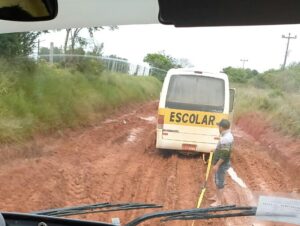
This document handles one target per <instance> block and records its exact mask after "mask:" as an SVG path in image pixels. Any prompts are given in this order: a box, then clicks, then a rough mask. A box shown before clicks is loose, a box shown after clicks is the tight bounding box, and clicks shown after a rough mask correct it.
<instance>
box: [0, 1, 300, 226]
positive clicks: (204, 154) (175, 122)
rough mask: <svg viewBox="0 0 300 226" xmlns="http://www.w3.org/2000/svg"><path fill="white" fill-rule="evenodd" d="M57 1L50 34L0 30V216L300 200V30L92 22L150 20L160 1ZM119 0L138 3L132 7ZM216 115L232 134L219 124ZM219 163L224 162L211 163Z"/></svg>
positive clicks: (100, 214)
mask: <svg viewBox="0 0 300 226" xmlns="http://www.w3.org/2000/svg"><path fill="white" fill-rule="evenodd" d="M27 1H30V0H27ZM0 2H1V0H0ZM3 2H4V1H3ZM6 2H11V1H6ZM13 2H19V1H17V0H15V1H13ZM30 2H31V1H30ZM58 2H59V4H60V2H63V3H62V4H60V5H59V9H63V10H64V11H65V12H66V13H65V16H66V17H61V16H60V15H58V17H57V20H55V21H54V22H55V24H56V23H60V22H61V24H59V26H58V25H57V29H54V30H47V31H42V27H43V22H34V24H32V25H37V24H39V26H41V27H39V28H41V29H40V30H41V31H39V32H37V31H35V29H33V28H32V30H31V31H29V30H28V29H27V28H28V27H29V26H30V24H27V23H26V24H25V23H20V24H18V25H19V26H20V27H23V26H24V27H26V29H27V30H28V31H27V32H21V33H3V34H0V156H1V157H0V181H1V184H2V186H0V200H1V202H0V212H23V213H41V212H42V213H44V214H45V212H43V211H41V210H45V211H46V210H47V211H46V212H47V213H49V209H52V211H53V209H54V210H55V211H54V216H58V215H60V216H68V218H69V217H70V218H71V217H72V218H79V219H83V220H93V221H103V222H109V223H111V222H112V217H113V218H119V220H120V222H121V225H125V224H126V223H127V222H130V221H132V220H133V219H134V218H136V217H139V216H141V215H144V214H148V213H153V212H156V211H172V210H184V209H186V210H188V209H193V208H196V207H199V206H200V208H209V207H210V206H211V205H219V204H222V205H226V206H227V205H236V206H245V207H249V206H253V207H257V203H258V202H257V201H258V196H259V195H260V194H264V195H273V194H274V192H278V193H279V194H284V196H286V197H289V195H294V194H295V197H296V198H297V197H298V199H299V194H300V180H299V166H300V165H299V164H300V152H299V150H300V120H299V119H300V101H299V100H300V38H299V35H300V25H293V26H286V25H282V26H245V27H210V28H208V27H195V28H178V27H174V26H165V25H161V24H148V25H147V24H143V25H137V24H132V25H119V24H118V23H111V26H100V25H101V18H100V17H102V16H104V15H107V16H109V17H112V18H115V17H117V18H119V19H120V16H121V15H123V16H125V14H128V15H129V16H130V18H128V21H131V22H132V23H134V21H135V20H134V18H135V16H136V15H137V14H136V13H139V14H145V15H144V16H145V19H147V18H148V16H147V15H148V14H147V13H148V11H147V10H149V12H150V10H151V8H150V7H149V4H150V2H152V3H153V2H156V3H157V1H156V0H148V1H141V0H132V1H128V0H122V1H120V0H103V1H99V0H98V1H97V0H89V1H82V0H68V1H67V0H65V1H64V0H60V1H58ZM73 2H75V3H73ZM89 2H92V3H93V4H92V7H91V5H89ZM101 2H107V3H109V4H104V5H101ZM127 2H131V3H132V4H133V2H135V3H138V4H137V5H136V7H134V5H132V4H131V6H132V7H131V8H130V9H131V10H132V11H129V10H126V7H125V6H127V7H129V5H130V4H127ZM144 2H149V3H147V5H144V9H146V10H142V8H140V7H139V4H144ZM178 2H183V1H178ZM187 2H188V1H187ZM199 2H200V1H199ZM223 2H225V1H223ZM249 2H250V0H249ZM152 3H151V4H152ZM224 4H225V3H224ZM249 4H250V3H249ZM63 5H64V6H65V7H64V8H62V7H63ZM109 5H113V6H111V7H113V8H111V7H109ZM71 6H72V7H71ZM88 6H90V7H91V8H89V10H87V9H86V8H87V7H88ZM131 12H132V13H131ZM157 13H158V12H157ZM87 14H88V16H87ZM71 15H72V16H71ZM254 16H255V15H254ZM63 18H66V21H65V22H68V21H70V20H71V21H72V24H73V23H74V26H73V27H72V26H70V27H68V26H65V22H64V21H63ZM83 18H85V19H83ZM155 18H156V19H157V14H156V17H155ZM67 19H68V20H67ZM83 20H91V23H92V22H93V24H97V23H96V22H99V25H98V26H89V24H85V23H83ZM81 22H82V23H81ZM150 22H151V21H150ZM11 23H12V22H11ZM48 23H49V24H50V23H51V24H52V22H51V21H49V22H48ZM107 23H108V22H107ZM0 24H2V25H0V28H1V31H2V27H4V26H5V25H7V27H5V28H3V30H6V31H7V30H12V29H15V28H14V26H12V25H9V24H10V23H9V22H8V21H6V22H3V23H0ZM1 26H2V27H1ZM49 26H50V25H49ZM51 26H52V25H51ZM53 26H54V25H53ZM85 26H87V27H85ZM20 29H21V28H20ZM45 29H47V28H45ZM1 31H0V32H1ZM195 68H197V69H196V70H194V69H195ZM201 71H202V72H203V74H201V73H200V72H201ZM220 71H223V72H224V73H225V74H226V75H227V78H226V76H224V77H223V76H222V74H221V73H219V72H220ZM213 72H216V74H214V73H213ZM170 73H172V76H170V77H169V74H170ZM167 75H168V76H167ZM164 82H168V84H166V85H163V84H164ZM231 88H234V89H235V90H236V92H233V91H231V94H232V95H231V96H230V89H231ZM160 93H161V95H160ZM235 93H236V95H235V96H234V94H235ZM230 97H231V98H230ZM222 119H224V120H223V122H225V123H223V125H224V126H225V127H226V128H228V125H229V124H230V130H229V131H228V133H222V132H223V131H224V130H222V129H224V128H218V124H219V122H221V121H222ZM226 120H228V121H229V123H228V121H226ZM229 132H230V133H231V134H230V133H229ZM223 135H224V136H225V138H224V139H222V140H220V137H221V138H223ZM224 140H225V142H227V143H225V144H222V145H221V144H220V145H218V146H217V144H218V142H221V141H222V142H223V141H224ZM217 147H218V148H220V147H222V148H223V147H224V149H226V151H227V152H225V153H224V150H221V152H220V151H219V149H218V152H217V151H216V149H217ZM215 151H216V152H215ZM222 151H223V152H222ZM210 153H216V155H215V154H214V155H213V156H212V155H210ZM214 156H216V157H214ZM210 157H211V158H210ZM213 158H220V159H222V160H224V162H222V161H221V160H220V159H219V160H220V161H218V163H216V161H214V162H213V163H215V165H213V164H208V163H209V159H213ZM223 163H224V164H223ZM209 165H210V166H211V168H210V171H209V170H208V169H209V168H208V166H209ZM218 167H221V168H220V170H221V172H219V171H218V170H219V168H218ZM217 172H218V173H217ZM297 178H298V179H297ZM205 186H206V187H205ZM202 188H205V189H206V191H205V193H202ZM220 190H221V191H220ZM220 193H221V195H220ZM201 194H202V195H201ZM217 194H219V195H220V196H221V198H220V197H216V195H217ZM275 194H276V193H275ZM199 197H200V198H201V199H200V198H199ZM96 204H97V205H96ZM120 204H122V205H121V206H120ZM150 204H153V205H154V204H156V205H154V207H155V208H156V207H157V206H163V208H158V209H154V208H153V206H152V205H150ZM198 204H199V205H198ZM149 205H150V207H151V208H148V207H149ZM282 205H285V204H282ZM74 206H75V207H76V208H72V207H74ZM99 206H104V207H105V208H99ZM79 207H80V208H79ZM96 207H97V209H95V208H96ZM142 207H143V209H142ZM146 207H147V209H145V208H146ZM61 208H63V209H61ZM65 208H67V209H65ZM70 208H71V209H70ZM78 208H79V209H78ZM137 208H139V209H138V210H137ZM152 208H153V209H152ZM57 209H59V210H58V211H57ZM133 209H135V210H133ZM295 209H297V208H295ZM298 209H299V208H298ZM117 210H118V211H117ZM119 210H126V212H124V211H119ZM252 210H253V209H252V208H251V211H252ZM106 211H115V212H113V213H107V212H106ZM247 211H248V210H247ZM50 212H51V211H50ZM88 212H89V213H88ZM90 212H93V214H90ZM87 213H88V214H87ZM219 213H220V214H223V212H219ZM284 213H285V212H284ZM51 214H53V212H51ZM73 214H74V215H73ZM205 214H206V213H205ZM192 215H193V213H191V212H189V211H188V212H186V213H184V214H182V215H180V216H178V215H177V216H173V215H172V217H174V218H173V219H174V220H175V219H177V217H180V218H181V217H182V218H192V217H193V216H192ZM198 216H199V215H198ZM207 216H208V214H206V216H205V217H207ZM296 216H299V214H296ZM0 217H1V215H0ZM201 217H204V216H201ZM169 219H170V218H168V219H167V220H169ZM0 220H1V219H0ZM115 220H116V219H115ZM255 221H256V219H255V218H248V217H245V218H244V217H243V218H239V219H237V218H230V219H226V220H224V219H211V220H210V221H207V220H203V221H201V222H200V221H198V220H197V221H196V222H195V226H196V225H201V226H212V225H255V224H256V222H255ZM115 222H116V221H115ZM298 222H299V221H298ZM0 223H1V222H0ZM45 223H47V222H45ZM7 225H10V224H7ZM36 225H37V224H36ZM48 225H50V224H48ZM115 225H117V223H115ZM148 225H155V226H156V225H157V226H171V225H172V226H191V225H192V222H191V221H189V222H188V221H186V222H182V221H167V222H160V221H159V220H157V221H156V220H155V219H153V221H152V222H150V223H149V224H148ZM261 225H263V224H261ZM268 225H269V224H268ZM277 225H282V224H280V223H279V224H277ZM28 226H30V225H28ZM40 226H41V225H40Z"/></svg>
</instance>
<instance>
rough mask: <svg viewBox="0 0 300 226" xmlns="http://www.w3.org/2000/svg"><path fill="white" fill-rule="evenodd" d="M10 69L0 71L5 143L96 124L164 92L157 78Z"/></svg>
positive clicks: (0, 127) (0, 133)
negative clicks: (110, 114) (117, 111)
mask: <svg viewBox="0 0 300 226" xmlns="http://www.w3.org/2000/svg"><path fill="white" fill-rule="evenodd" d="M7 66H9V63H8V62H3V64H1V67H0V119H1V120H0V141H1V142H12V141H20V140H23V139H25V138H28V137H31V136H32V135H33V134H34V133H37V132H39V133H46V132H51V131H54V130H57V129H61V128H74V127H78V126H81V125H87V124H90V123H93V122H94V121H95V120H98V119H101V118H103V117H104V116H105V115H107V114H109V113H111V112H112V111H113V110H114V109H115V108H118V107H120V106H122V105H125V104H130V103H137V102H143V101H147V100H151V99H154V98H157V97H158V94H159V91H160V87H161V83H160V82H159V81H158V80H157V79H155V78H153V77H136V76H129V75H125V74H105V73H103V74H102V76H94V77H93V79H90V77H89V76H88V75H89V73H88V72H86V71H87V69H83V70H82V71H83V72H79V71H76V70H75V69H74V70H69V69H63V68H60V67H53V66H49V65H47V64H45V63H39V64H36V65H35V67H36V68H35V69H34V71H33V72H30V73H29V72H28V71H27V72H25V71H21V70H19V69H16V70H14V71H13V72H12V71H9V70H7V68H9V67H7ZM97 66H98V65H96V67H97ZM10 68H15V67H13V66H12V65H10ZM89 70H90V69H89ZM92 70H94V69H92ZM29 71H30V70H29Z"/></svg>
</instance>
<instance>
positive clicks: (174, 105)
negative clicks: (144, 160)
mask: <svg viewBox="0 0 300 226" xmlns="http://www.w3.org/2000/svg"><path fill="white" fill-rule="evenodd" d="M233 99H234V90H233V89H231V90H230V89H229V81H228V76H227V75H226V74H225V73H209V72H204V71H201V70H195V69H171V70H169V71H168V73H167V75H166V78H165V80H164V83H163V87H162V91H161V94H160V101H159V109H158V120H157V135H156V148H158V149H173V150H180V151H187V152H203V153H207V152H210V151H211V150H213V149H214V148H215V147H216V145H217V143H218V137H219V130H218V126H217V123H218V122H219V121H221V119H223V118H224V119H229V120H230V119H231V118H232V117H231V115H230V114H231V113H232V111H233Z"/></svg>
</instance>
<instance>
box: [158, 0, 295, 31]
mask: <svg viewBox="0 0 300 226" xmlns="http://www.w3.org/2000/svg"><path fill="white" fill-rule="evenodd" d="M159 7H160V9H159V21H160V22H161V23H162V24H170V25H175V26H176V27H194V26H242V25H276V24H298V23H300V13H299V12H300V1H299V0H276V1H274V0H159Z"/></svg>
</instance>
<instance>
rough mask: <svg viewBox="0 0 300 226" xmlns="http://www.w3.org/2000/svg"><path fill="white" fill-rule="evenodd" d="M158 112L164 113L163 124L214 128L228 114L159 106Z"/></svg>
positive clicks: (226, 117)
mask: <svg viewBox="0 0 300 226" xmlns="http://www.w3.org/2000/svg"><path fill="white" fill-rule="evenodd" d="M158 113H159V115H164V124H174V125H183V126H201V127H210V128H216V127H217V123H218V122H220V121H221V120H222V119H228V114H223V113H214V112H204V111H186V110H177V109H168V108H160V109H159V110H158Z"/></svg>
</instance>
